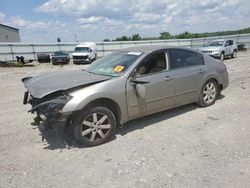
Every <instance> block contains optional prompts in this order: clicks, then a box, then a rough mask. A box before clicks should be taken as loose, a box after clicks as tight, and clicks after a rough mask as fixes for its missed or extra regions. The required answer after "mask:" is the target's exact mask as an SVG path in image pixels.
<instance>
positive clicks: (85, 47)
mask: <svg viewBox="0 0 250 188" xmlns="http://www.w3.org/2000/svg"><path fill="white" fill-rule="evenodd" d="M72 56H73V63H74V64H86V63H91V62H92V61H94V60H95V59H96V57H97V51H96V44H95V43H94V42H85V43H82V44H78V45H77V46H76V47H75V51H74V53H73V54H72Z"/></svg>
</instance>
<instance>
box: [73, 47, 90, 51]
mask: <svg viewBox="0 0 250 188" xmlns="http://www.w3.org/2000/svg"><path fill="white" fill-rule="evenodd" d="M75 52H90V49H89V48H88V47H76V48H75Z"/></svg>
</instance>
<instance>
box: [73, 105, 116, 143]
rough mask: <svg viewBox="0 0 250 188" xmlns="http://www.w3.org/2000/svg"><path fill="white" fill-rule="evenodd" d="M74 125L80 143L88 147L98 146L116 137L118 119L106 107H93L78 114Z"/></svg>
mask: <svg viewBox="0 0 250 188" xmlns="http://www.w3.org/2000/svg"><path fill="white" fill-rule="evenodd" d="M72 125H73V131H74V132H73V134H74V137H75V138H76V140H77V141H78V142H80V143H81V144H84V145H86V146H97V145H100V144H103V143H105V142H107V141H108V140H109V139H110V138H112V137H113V136H114V133H115V130H116V118H115V115H114V113H113V112H112V111H111V110H109V109H108V108H106V107H93V108H88V109H83V110H81V111H79V112H77V114H75V115H74V118H73V121H72Z"/></svg>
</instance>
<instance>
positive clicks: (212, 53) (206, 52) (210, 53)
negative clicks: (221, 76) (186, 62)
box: [201, 51, 221, 58]
mask: <svg viewBox="0 0 250 188" xmlns="http://www.w3.org/2000/svg"><path fill="white" fill-rule="evenodd" d="M201 52H202V53H204V54H207V55H209V56H212V57H215V58H219V57H220V55H221V53H220V51H201Z"/></svg>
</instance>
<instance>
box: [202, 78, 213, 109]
mask: <svg viewBox="0 0 250 188" xmlns="http://www.w3.org/2000/svg"><path fill="white" fill-rule="evenodd" d="M215 98H216V86H215V84H214V83H213V82H208V83H207V84H206V85H205V87H204V89H203V99H204V102H205V103H207V104H209V103H212V102H213V101H214V100H215Z"/></svg>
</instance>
